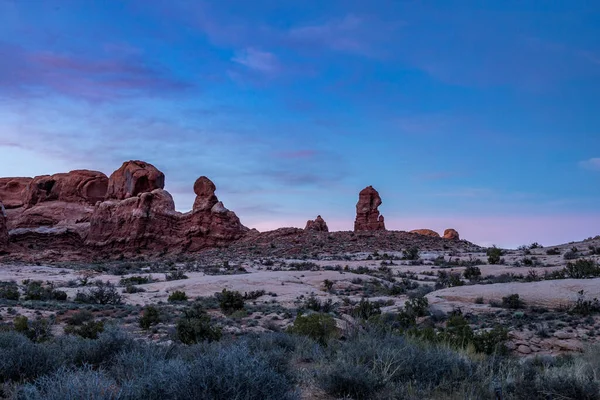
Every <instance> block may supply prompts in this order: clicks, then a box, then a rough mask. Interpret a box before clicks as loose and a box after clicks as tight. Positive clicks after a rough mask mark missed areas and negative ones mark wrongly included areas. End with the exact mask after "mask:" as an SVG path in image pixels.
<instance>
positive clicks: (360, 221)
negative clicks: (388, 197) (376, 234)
mask: <svg viewBox="0 0 600 400" xmlns="http://www.w3.org/2000/svg"><path fill="white" fill-rule="evenodd" d="M381 203H382V201H381V197H379V193H378V192H377V190H375V189H373V186H368V187H366V188H364V189H363V190H361V191H360V193H359V195H358V203H356V220H355V221H354V231H355V232H358V231H384V230H385V223H384V219H383V215H379V210H378V209H377V208H378V207H379V206H380V205H381Z"/></svg>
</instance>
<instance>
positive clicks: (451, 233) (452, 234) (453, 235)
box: [444, 229, 460, 240]
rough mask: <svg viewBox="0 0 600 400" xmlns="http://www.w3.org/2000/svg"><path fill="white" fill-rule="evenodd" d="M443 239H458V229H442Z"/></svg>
mask: <svg viewBox="0 0 600 400" xmlns="http://www.w3.org/2000/svg"><path fill="white" fill-rule="evenodd" d="M444 239H448V240H460V235H459V234H458V231H456V230H454V229H446V230H445V231H444Z"/></svg>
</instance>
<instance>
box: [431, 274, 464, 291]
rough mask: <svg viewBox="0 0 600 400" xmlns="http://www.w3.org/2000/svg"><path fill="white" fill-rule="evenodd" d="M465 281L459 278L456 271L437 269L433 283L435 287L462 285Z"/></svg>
mask: <svg viewBox="0 0 600 400" xmlns="http://www.w3.org/2000/svg"><path fill="white" fill-rule="evenodd" d="M464 284H465V283H464V282H463V281H462V280H461V279H460V273H458V272H446V271H438V277H437V280H436V283H435V287H436V288H437V289H441V288H446V287H454V286H463V285H464Z"/></svg>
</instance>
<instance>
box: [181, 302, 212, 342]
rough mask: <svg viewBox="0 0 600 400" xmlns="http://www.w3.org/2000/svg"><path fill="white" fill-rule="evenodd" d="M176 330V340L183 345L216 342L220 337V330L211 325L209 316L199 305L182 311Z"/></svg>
mask: <svg viewBox="0 0 600 400" xmlns="http://www.w3.org/2000/svg"><path fill="white" fill-rule="evenodd" d="M176 330H177V338H178V339H179V340H180V341H181V342H182V343H184V344H194V343H199V342H203V341H208V342H213V341H218V340H220V339H221V335H222V333H221V328H219V327H217V326H214V325H213V323H212V321H211V319H210V316H209V315H208V314H207V313H206V311H204V310H203V309H202V308H201V307H200V306H199V305H194V306H192V307H190V308H188V309H186V310H184V312H183V317H182V318H180V319H179V320H178V321H177V324H176Z"/></svg>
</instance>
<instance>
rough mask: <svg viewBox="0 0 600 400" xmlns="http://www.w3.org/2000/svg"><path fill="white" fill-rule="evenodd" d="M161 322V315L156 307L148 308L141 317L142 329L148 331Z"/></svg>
mask: <svg viewBox="0 0 600 400" xmlns="http://www.w3.org/2000/svg"><path fill="white" fill-rule="evenodd" d="M159 322H160V313H159V312H158V309H157V308H156V307H152V306H148V307H146V308H144V312H143V313H142V316H141V317H140V328H142V329H144V330H148V329H150V327H151V326H152V325H156V324H158V323H159Z"/></svg>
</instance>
